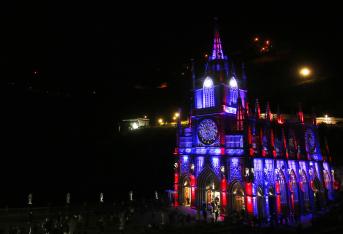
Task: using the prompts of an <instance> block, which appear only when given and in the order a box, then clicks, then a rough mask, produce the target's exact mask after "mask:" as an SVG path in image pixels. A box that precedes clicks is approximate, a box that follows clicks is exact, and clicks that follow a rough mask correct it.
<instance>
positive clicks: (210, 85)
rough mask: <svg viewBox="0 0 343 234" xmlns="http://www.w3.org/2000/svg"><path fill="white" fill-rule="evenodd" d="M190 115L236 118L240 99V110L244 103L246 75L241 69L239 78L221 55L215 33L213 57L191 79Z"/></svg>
mask: <svg viewBox="0 0 343 234" xmlns="http://www.w3.org/2000/svg"><path fill="white" fill-rule="evenodd" d="M194 80H195V82H194V106H193V114H194V115H197V114H203V113H207V114H208V113H220V112H225V113H227V114H232V115H235V114H236V111H237V107H238V102H237V100H238V96H240V98H241V101H242V105H243V108H245V103H246V93H247V90H246V85H245V83H246V74H245V71H244V66H242V71H241V77H238V76H237V74H236V69H235V66H234V65H233V63H232V61H231V60H230V59H229V57H228V56H227V55H225V53H224V52H223V46H222V42H221V38H220V34H219V31H218V27H215V30H214V39H213V46H212V53H211V55H210V56H209V57H208V60H207V62H206V64H205V69H204V73H203V75H201V76H199V77H195V78H194Z"/></svg>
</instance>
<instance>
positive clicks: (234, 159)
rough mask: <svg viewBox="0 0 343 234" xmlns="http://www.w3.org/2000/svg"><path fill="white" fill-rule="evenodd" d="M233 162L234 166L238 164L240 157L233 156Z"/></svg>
mask: <svg viewBox="0 0 343 234" xmlns="http://www.w3.org/2000/svg"><path fill="white" fill-rule="evenodd" d="M231 164H232V166H237V164H238V158H231Z"/></svg>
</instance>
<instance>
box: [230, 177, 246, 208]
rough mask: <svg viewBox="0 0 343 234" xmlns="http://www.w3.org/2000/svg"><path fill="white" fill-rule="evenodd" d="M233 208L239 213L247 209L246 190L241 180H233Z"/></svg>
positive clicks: (231, 193)
mask: <svg viewBox="0 0 343 234" xmlns="http://www.w3.org/2000/svg"><path fill="white" fill-rule="evenodd" d="M230 195H231V199H230V200H231V210H232V211H236V212H238V213H240V212H242V210H244V211H245V199H244V190H243V186H242V185H241V183H240V182H238V181H235V182H233V184H232V186H231V189H230Z"/></svg>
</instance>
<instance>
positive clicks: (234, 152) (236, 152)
mask: <svg viewBox="0 0 343 234" xmlns="http://www.w3.org/2000/svg"><path fill="white" fill-rule="evenodd" d="M225 153H226V154H227V155H237V156H241V155H243V154H244V150H243V149H226V150H225Z"/></svg>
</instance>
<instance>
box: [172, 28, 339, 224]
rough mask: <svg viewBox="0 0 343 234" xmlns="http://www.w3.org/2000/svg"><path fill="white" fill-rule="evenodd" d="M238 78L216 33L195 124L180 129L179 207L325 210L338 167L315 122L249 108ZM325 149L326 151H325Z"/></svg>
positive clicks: (266, 212) (197, 89) (199, 85)
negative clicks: (321, 141) (322, 144)
mask: <svg viewBox="0 0 343 234" xmlns="http://www.w3.org/2000/svg"><path fill="white" fill-rule="evenodd" d="M239 73H240V76H238V75H236V72H235V69H233V68H232V61H231V60H230V59H229V58H228V57H227V56H226V55H225V53H223V48H222V42H221V39H220V36H219V32H218V30H215V34H214V42H213V49H212V53H211V54H210V55H209V57H208V61H207V63H206V64H205V69H204V73H203V74H201V75H200V76H198V77H195V75H193V104H192V110H191V113H190V124H189V126H187V127H181V125H180V124H179V127H178V131H177V147H176V148H175V152H174V157H175V159H176V162H175V164H174V205H175V206H190V207H193V208H195V209H201V208H202V207H203V206H204V204H209V203H211V202H213V201H217V202H218V203H219V204H220V210H221V214H222V215H224V216H229V215H230V214H232V213H233V212H235V211H237V212H239V213H241V212H242V211H244V213H245V214H247V215H250V216H256V217H259V218H262V219H267V218H270V217H271V216H272V215H286V216H290V215H298V216H299V215H302V214H307V213H311V212H313V211H315V210H320V209H321V208H323V207H325V205H326V204H327V202H328V201H330V200H332V199H333V195H334V194H333V181H334V170H333V169H332V168H331V164H330V157H329V153H328V152H327V151H326V150H325V149H324V150H322V149H321V147H320V145H319V137H318V131H317V126H316V122H315V118H304V114H303V112H302V111H301V110H299V111H298V112H297V115H295V116H294V118H293V119H292V118H286V115H284V116H283V115H281V114H280V113H277V114H275V113H272V112H271V110H270V107H269V104H268V103H267V104H266V105H265V106H266V108H265V109H264V113H261V110H260V104H259V102H258V101H257V100H256V101H255V103H254V107H253V108H251V105H249V103H248V98H247V95H248V90H247V86H246V83H247V77H246V74H245V72H244V67H242V69H241V71H240V72H239ZM324 148H325V147H324Z"/></svg>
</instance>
